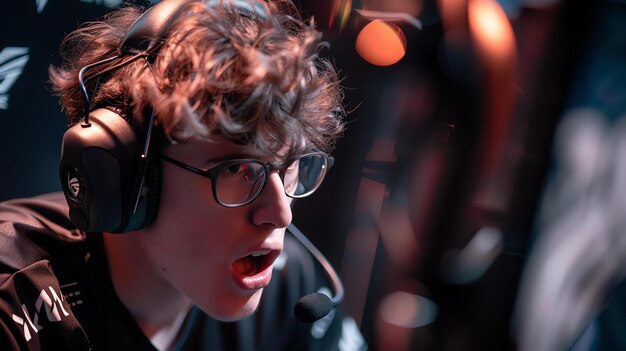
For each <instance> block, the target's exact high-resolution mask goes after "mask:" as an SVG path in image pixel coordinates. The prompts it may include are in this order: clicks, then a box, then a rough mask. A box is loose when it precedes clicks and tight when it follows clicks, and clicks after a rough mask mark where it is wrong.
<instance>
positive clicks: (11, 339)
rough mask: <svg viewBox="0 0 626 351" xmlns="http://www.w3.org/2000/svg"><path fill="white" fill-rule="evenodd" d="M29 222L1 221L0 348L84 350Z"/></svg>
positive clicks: (85, 344) (84, 340)
mask: <svg viewBox="0 0 626 351" xmlns="http://www.w3.org/2000/svg"><path fill="white" fill-rule="evenodd" d="M30 229H32V230H41V229H35V228H33V227H30V226H28V225H23V224H19V223H13V222H7V221H0V252H2V254H1V255H0V350H60V349H62V350H88V349H89V347H88V342H87V338H86V337H85V335H84V333H83V331H82V329H81V327H80V325H79V323H78V321H77V320H76V318H74V315H73V314H72V310H71V308H70V305H69V304H68V303H67V301H66V298H65V296H64V295H63V293H62V290H61V287H60V286H59V282H58V280H57V278H56V277H55V275H54V273H53V271H52V268H51V266H50V261H49V260H48V259H47V254H46V252H45V250H43V249H42V248H41V247H40V246H39V245H36V244H35V243H34V242H33V241H31V240H30V239H29V236H28V235H27V234H28V233H29V232H30V231H29V230H30Z"/></svg>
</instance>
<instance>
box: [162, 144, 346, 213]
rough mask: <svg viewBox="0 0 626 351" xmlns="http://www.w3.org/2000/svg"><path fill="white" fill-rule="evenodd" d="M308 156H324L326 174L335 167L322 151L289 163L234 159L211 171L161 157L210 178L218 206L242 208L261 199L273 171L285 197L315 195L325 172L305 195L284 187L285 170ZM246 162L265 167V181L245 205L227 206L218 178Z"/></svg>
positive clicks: (332, 161)
mask: <svg viewBox="0 0 626 351" xmlns="http://www.w3.org/2000/svg"><path fill="white" fill-rule="evenodd" d="M307 156H322V157H323V158H324V160H325V163H326V164H325V165H326V166H327V169H326V172H328V170H329V169H330V168H331V167H332V166H333V164H334V163H335V158H334V157H332V156H330V155H328V154H327V153H325V152H321V151H317V152H310V153H307V154H304V155H301V156H298V157H297V158H294V159H293V160H291V161H290V162H288V163H277V162H267V163H264V162H262V161H260V160H256V159H233V160H229V161H225V162H223V163H220V164H218V165H217V166H215V167H212V168H209V169H206V170H205V169H201V168H198V167H194V166H192V165H190V164H187V163H184V162H182V161H179V160H176V159H174V158H171V157H169V156H166V155H163V154H161V155H159V157H160V158H161V159H162V160H164V161H167V162H169V163H171V164H173V165H174V166H178V167H180V168H182V169H184V170H186V171H189V172H192V173H195V174H197V175H200V176H203V177H206V178H209V179H210V180H211V190H212V192H213V199H215V202H217V203H218V204H220V205H222V206H224V207H231V208H232V207H241V206H245V205H247V204H249V203H251V202H252V201H254V200H256V198H257V197H259V195H261V193H262V192H263V189H265V185H266V184H267V180H268V179H269V177H270V174H271V172H272V171H273V170H277V171H278V174H279V176H280V180H281V181H282V182H283V191H284V192H285V195H287V196H289V197H290V198H292V199H301V198H303V197H307V196H309V195H311V194H312V193H314V192H315V191H316V190H317V189H318V188H319V187H320V185H321V184H322V182H323V181H324V178H325V177H326V172H324V175H323V176H322V179H321V180H320V181H319V183H318V184H317V186H316V187H315V188H313V189H312V190H309V191H307V192H306V193H304V194H300V195H290V194H288V193H287V190H286V189H285V187H284V185H285V184H284V182H285V170H286V169H287V168H288V167H289V166H290V165H292V164H293V163H294V162H296V161H297V160H299V159H301V158H303V157H307ZM244 162H252V163H256V164H259V165H261V166H263V169H265V178H264V179H263V184H262V185H261V186H260V187H259V190H257V192H256V194H254V196H252V197H251V198H250V199H248V200H246V201H245V202H243V203H240V204H234V205H230V204H225V203H223V202H222V201H220V199H219V198H218V196H217V177H218V175H219V174H220V172H221V171H222V170H223V169H224V168H226V167H229V166H232V165H235V164H238V163H244ZM283 165H287V167H284V166H283Z"/></svg>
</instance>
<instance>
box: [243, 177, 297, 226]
mask: <svg viewBox="0 0 626 351" xmlns="http://www.w3.org/2000/svg"><path fill="white" fill-rule="evenodd" d="M252 205H253V206H254V208H253V213H252V222H253V223H254V224H255V225H257V226H266V225H270V226H273V227H275V228H285V227H287V226H288V225H289V224H290V223H291V219H292V214H291V198H289V197H288V196H287V195H286V194H285V187H284V186H283V182H282V180H281V179H280V176H279V175H278V173H277V172H271V173H270V175H269V178H268V179H267V183H266V184H265V188H264V189H263V192H262V193H261V194H260V195H259V197H258V198H256V200H254V202H252Z"/></svg>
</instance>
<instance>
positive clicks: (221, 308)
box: [198, 289, 263, 322]
mask: <svg viewBox="0 0 626 351" xmlns="http://www.w3.org/2000/svg"><path fill="white" fill-rule="evenodd" d="M262 294H263V289H261V290H258V291H256V292H254V294H252V295H250V296H230V297H229V298H227V299H225V301H220V303H219V305H218V306H214V307H216V308H213V309H205V308H203V307H202V306H200V305H198V307H199V308H200V309H201V310H203V311H204V312H205V313H207V314H208V315H210V316H211V317H213V318H215V319H217V320H219V321H222V322H235V321H238V320H241V319H244V318H246V317H249V316H251V315H252V314H254V312H256V310H257V308H258V307H259V301H260V300H261V295H262Z"/></svg>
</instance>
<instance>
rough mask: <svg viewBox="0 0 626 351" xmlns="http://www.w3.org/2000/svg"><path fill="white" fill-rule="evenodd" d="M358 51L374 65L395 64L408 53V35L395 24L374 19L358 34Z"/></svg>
mask: <svg viewBox="0 0 626 351" xmlns="http://www.w3.org/2000/svg"><path fill="white" fill-rule="evenodd" d="M356 51H357V52H358V53H359V55H361V57H362V58H363V59H364V60H365V61H367V62H369V63H371V64H373V65H376V66H389V65H393V64H394V63H396V62H398V61H400V60H401V59H402V57H404V54H405V53H406V37H405V36H404V33H403V32H402V29H400V27H398V26H396V25H395V24H392V23H386V22H383V21H381V20H374V21H372V22H370V23H368V24H367V25H366V26H365V27H363V29H362V30H361V32H360V33H359V35H358V36H357V38H356Z"/></svg>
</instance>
